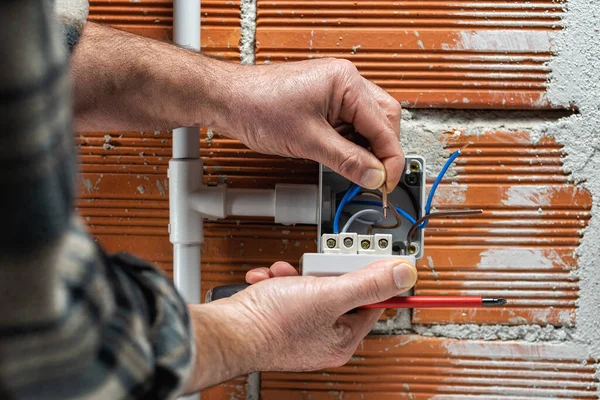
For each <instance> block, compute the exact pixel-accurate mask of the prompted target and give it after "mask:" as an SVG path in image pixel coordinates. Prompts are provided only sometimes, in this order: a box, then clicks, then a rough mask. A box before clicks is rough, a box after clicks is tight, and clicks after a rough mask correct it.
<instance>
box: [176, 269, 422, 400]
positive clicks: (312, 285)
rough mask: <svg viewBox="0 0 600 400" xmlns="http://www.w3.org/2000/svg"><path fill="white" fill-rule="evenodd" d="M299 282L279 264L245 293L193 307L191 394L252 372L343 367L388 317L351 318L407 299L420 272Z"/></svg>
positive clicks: (258, 273)
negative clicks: (390, 300)
mask: <svg viewBox="0 0 600 400" xmlns="http://www.w3.org/2000/svg"><path fill="white" fill-rule="evenodd" d="M296 275H297V274H296V273H295V271H294V268H293V267H291V266H290V265H289V264H286V263H276V264H274V265H273V266H272V267H271V269H259V270H253V271H252V272H251V273H249V275H248V281H250V282H257V281H259V282H258V283H255V284H253V285H252V286H250V287H249V288H247V289H245V290H244V291H242V292H239V293H237V294H235V295H234V296H232V297H230V298H227V299H222V300H218V301H215V302H214V303H210V304H206V305H201V306H190V310H191V314H192V320H193V323H194V327H195V330H196V342H197V354H198V356H197V357H198V359H197V364H196V372H195V374H194V377H193V378H192V379H191V380H190V382H189V384H188V390H190V391H191V390H198V389H200V388H203V387H206V386H209V385H210V384H214V383H216V382H221V381H224V380H226V379H230V378H232V377H234V376H238V375H242V374H245V373H248V372H251V371H308V370H316V369H322V368H328V367H336V366H340V365H343V364H345V363H346V362H347V361H348V360H349V359H350V357H351V356H352V354H353V353H354V351H355V350H356V348H357V346H358V345H359V343H360V341H361V340H362V339H363V338H364V337H365V336H366V335H367V334H368V333H369V331H370V330H371V328H372V327H373V324H374V323H375V322H376V321H377V320H378V319H379V317H380V316H381V314H382V312H383V310H378V309H359V310H357V311H356V312H353V313H348V312H349V311H351V310H354V309H356V308H358V307H360V306H362V305H365V304H371V303H377V302H380V301H383V300H386V299H388V298H390V297H393V296H395V295H397V294H399V293H402V292H405V291H407V290H409V289H410V288H411V287H412V286H413V285H414V284H415V282H416V279H417V272H416V269H415V267H414V266H413V265H411V264H408V263H406V261H397V260H394V261H383V262H378V263H374V264H372V265H370V266H368V267H365V268H363V269H361V270H359V271H356V272H352V273H349V274H346V275H343V276H339V277H326V278H317V277H301V276H296ZM269 277H273V279H266V278H269ZM215 351H217V354H216V355H214V354H213V353H214V352H215ZM211 354H213V355H212V356H211Z"/></svg>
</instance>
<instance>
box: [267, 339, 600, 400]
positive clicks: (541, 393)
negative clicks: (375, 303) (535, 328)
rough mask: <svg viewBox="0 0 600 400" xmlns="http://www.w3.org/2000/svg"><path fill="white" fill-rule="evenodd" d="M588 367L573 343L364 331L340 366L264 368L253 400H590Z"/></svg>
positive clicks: (592, 393) (591, 378)
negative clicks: (292, 370) (355, 348)
mask: <svg viewBox="0 0 600 400" xmlns="http://www.w3.org/2000/svg"><path fill="white" fill-rule="evenodd" d="M582 360H583V361H582ZM594 372H595V370H594V365H593V360H592V359H591V358H590V357H589V356H588V354H587V353H586V350H585V349H584V348H583V347H579V346H577V345H573V344H549V343H546V344H541V343H540V344H538V343H535V344H534V343H516V342H479V341H470V340H465V341H462V340H453V339H437V338H423V337H420V336H393V337H391V336H384V337H369V338H367V339H365V340H364V341H363V343H362V345H361V346H360V347H359V350H358V351H357V352H356V354H355V356H354V357H353V358H352V360H351V361H350V362H349V363H348V364H347V365H345V366H344V367H341V368H336V369H330V370H324V371H319V372H314V373H301V374H290V373H264V374H263V376H262V392H261V399H262V400H279V399H282V398H285V399H287V400H307V399H313V400H320V399H331V400H334V399H335V400H338V399H348V400H355V399H356V400H358V399H361V400H363V399H364V400H390V399H413V400H428V399H435V400H459V399H460V400H462V399H465V400H468V399H502V400H504V399H519V400H529V399H550V398H552V399H554V398H561V399H572V400H575V399H577V400H579V399H596V398H597V394H596V386H595V385H596V381H595V379H594Z"/></svg>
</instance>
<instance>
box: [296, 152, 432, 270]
mask: <svg viewBox="0 0 600 400" xmlns="http://www.w3.org/2000/svg"><path fill="white" fill-rule="evenodd" d="M425 180H426V176H425V159H424V158H423V157H421V156H418V155H410V156H407V157H406V166H405V169H404V172H403V174H402V177H401V179H400V182H399V183H398V185H397V186H396V188H395V189H394V190H393V191H392V192H391V193H389V194H388V197H387V200H388V204H389V207H390V208H389V209H388V212H387V217H383V208H382V196H381V192H379V191H371V190H360V191H357V194H356V196H354V197H353V198H352V200H351V201H349V202H347V204H346V203H345V204H343V207H342V208H341V209H339V208H340V204H341V203H343V202H344V199H345V196H347V193H348V192H349V191H351V190H352V188H353V186H354V185H353V184H352V182H350V181H349V180H347V179H346V178H344V177H342V176H341V175H338V174H337V173H335V172H333V171H332V170H330V169H329V168H327V167H323V166H321V168H320V170H319V197H320V199H321V201H320V203H319V210H318V235H319V241H318V253H314V254H305V255H304V256H303V257H302V259H301V260H300V271H301V274H302V275H312V276H332V275H341V274H343V273H347V272H351V271H354V270H356V269H358V268H362V267H365V266H367V265H368V264H371V263H373V262H375V261H379V260H383V259H389V258H396V257H398V258H404V259H406V260H407V261H410V262H412V263H415V262H416V260H418V259H420V258H422V257H423V250H424V249H423V242H424V240H423V239H424V238H423V231H422V229H419V228H416V226H414V225H416V224H415V222H416V221H417V220H418V219H419V218H421V217H423V215H425V201H426V196H425ZM356 189H359V188H356ZM391 207H394V208H395V210H392V209H391ZM364 210H369V211H364ZM336 212H337V213H338V217H337V221H336ZM357 213H360V214H359V215H357ZM349 221H350V222H349ZM411 227H412V228H413V229H412V237H410V238H409V237H408V235H409V232H410V231H411ZM336 228H337V229H336ZM344 228H345V229H344Z"/></svg>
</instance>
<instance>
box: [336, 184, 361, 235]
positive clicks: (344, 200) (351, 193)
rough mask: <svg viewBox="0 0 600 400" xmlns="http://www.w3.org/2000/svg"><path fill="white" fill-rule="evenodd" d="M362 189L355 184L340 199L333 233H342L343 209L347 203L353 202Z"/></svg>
mask: <svg viewBox="0 0 600 400" xmlns="http://www.w3.org/2000/svg"><path fill="white" fill-rule="evenodd" d="M360 190H361V187H360V186H358V185H356V184H354V185H352V187H351V188H350V189H348V191H347V192H346V194H344V197H342V200H341V201H340V204H339V205H338V208H337V210H336V211H335V217H334V218H333V233H340V217H341V216H342V210H343V209H344V207H345V206H346V204H348V203H349V202H351V201H352V199H354V198H355V197H356V194H357V193H358V192H360Z"/></svg>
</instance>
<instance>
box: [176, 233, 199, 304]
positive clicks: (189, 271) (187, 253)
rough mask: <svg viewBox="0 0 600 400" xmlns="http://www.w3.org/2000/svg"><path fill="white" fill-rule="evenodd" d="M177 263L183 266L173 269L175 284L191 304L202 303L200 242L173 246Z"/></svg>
mask: <svg viewBox="0 0 600 400" xmlns="http://www.w3.org/2000/svg"><path fill="white" fill-rule="evenodd" d="M173 256H174V262H175V264H177V265H179V266H181V267H182V268H175V269H174V270H173V280H174V282H175V286H176V287H177V289H178V290H179V292H180V293H181V295H182V296H183V297H184V300H185V301H186V302H188V303H190V304H199V303H200V268H191V267H192V266H196V265H197V266H198V267H199V266H200V245H199V244H191V245H190V244H175V245H174V246H173Z"/></svg>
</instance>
